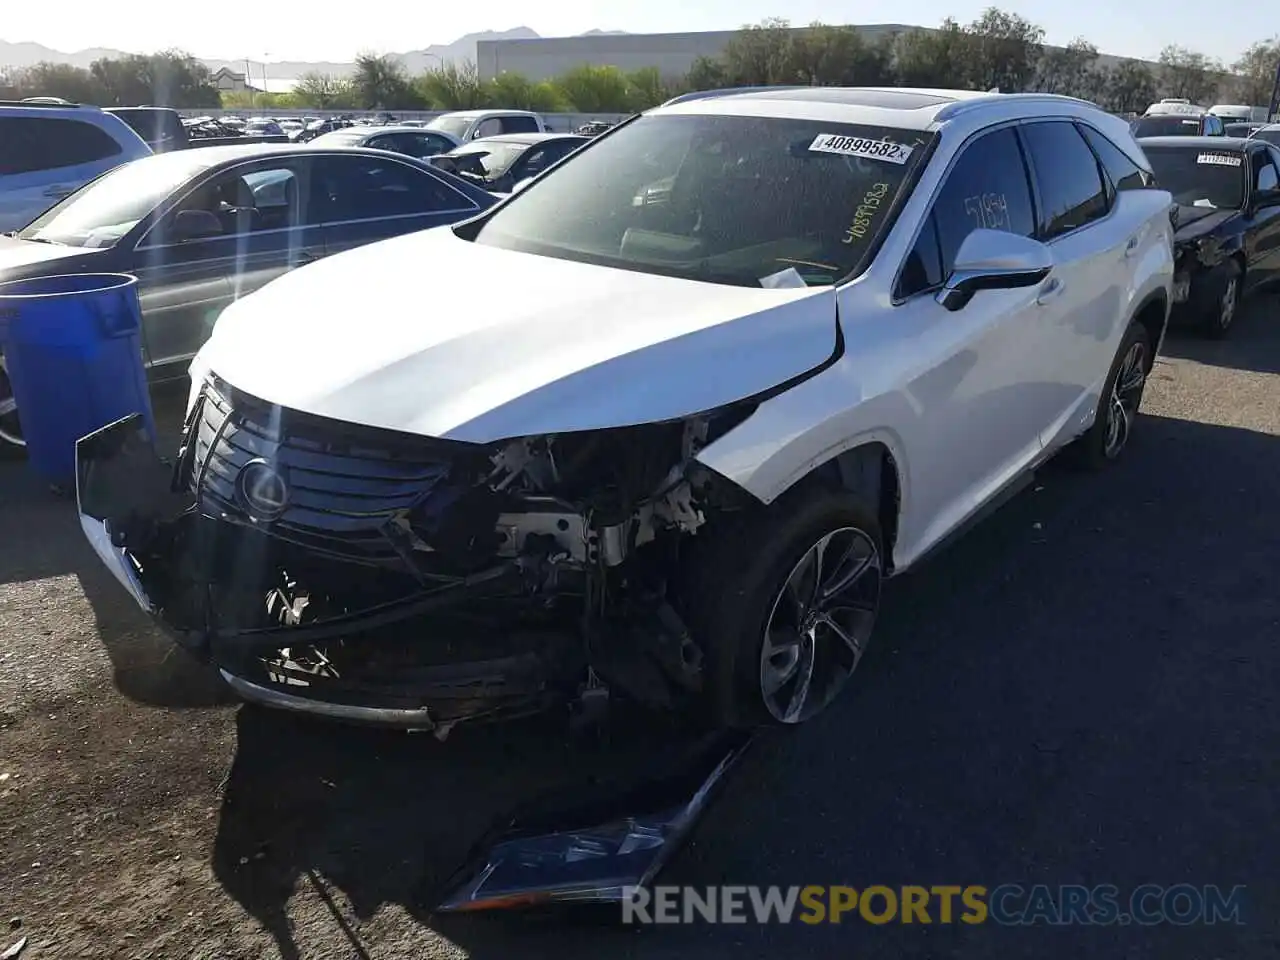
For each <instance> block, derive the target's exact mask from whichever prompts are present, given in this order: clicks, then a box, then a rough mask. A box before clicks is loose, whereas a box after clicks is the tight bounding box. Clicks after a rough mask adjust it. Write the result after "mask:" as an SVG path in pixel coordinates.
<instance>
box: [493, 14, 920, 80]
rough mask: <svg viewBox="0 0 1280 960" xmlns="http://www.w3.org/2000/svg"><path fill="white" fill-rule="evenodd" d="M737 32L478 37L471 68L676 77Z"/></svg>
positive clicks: (545, 76)
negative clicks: (650, 72)
mask: <svg viewBox="0 0 1280 960" xmlns="http://www.w3.org/2000/svg"><path fill="white" fill-rule="evenodd" d="M857 29H858V31H859V32H860V33H861V34H862V35H863V36H864V37H866V38H867V39H868V40H872V41H874V40H879V39H880V38H881V37H884V36H886V35H888V34H891V33H897V32H900V31H903V30H910V29H911V27H906V26H903V25H901V24H889V23H879V24H871V25H869V26H859V27H857ZM737 33H738V31H737V30H712V31H705V32H701V33H594V34H588V35H586V36H581V37H547V38H540V39H537V40H480V41H478V42H477V43H476V67H477V69H478V70H479V72H480V77H481V79H485V80H489V79H492V78H493V77H496V76H497V75H498V74H500V73H518V74H521V75H523V76H526V77H528V78H529V79H530V80H549V79H551V78H552V77H557V76H560V75H561V74H562V73H564V72H565V71H567V70H571V69H573V68H574V67H577V66H581V65H582V64H584V63H589V64H592V65H595V66H603V65H609V66H615V67H618V68H619V69H621V70H623V71H626V72H628V73H630V72H631V71H633V70H642V69H644V68H645V67H657V68H658V73H659V74H660V75H661V76H663V77H676V76H683V75H684V74H686V73H688V72H689V68H690V67H691V66H693V62H694V61H695V60H697V59H698V58H699V57H718V56H720V54H721V53H722V52H723V51H724V48H725V45H726V44H727V43H728V42H729V41H730V40H731V39H733V37H734V36H735V35H736V34H737Z"/></svg>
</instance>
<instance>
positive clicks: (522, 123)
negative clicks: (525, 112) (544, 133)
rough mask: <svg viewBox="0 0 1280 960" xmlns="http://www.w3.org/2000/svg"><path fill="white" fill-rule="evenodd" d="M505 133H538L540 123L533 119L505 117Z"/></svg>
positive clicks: (503, 126)
mask: <svg viewBox="0 0 1280 960" xmlns="http://www.w3.org/2000/svg"><path fill="white" fill-rule="evenodd" d="M502 132H503V133H537V132H538V121H537V120H535V119H533V117H503V118H502Z"/></svg>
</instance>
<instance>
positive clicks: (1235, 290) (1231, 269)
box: [1200, 258, 1244, 340]
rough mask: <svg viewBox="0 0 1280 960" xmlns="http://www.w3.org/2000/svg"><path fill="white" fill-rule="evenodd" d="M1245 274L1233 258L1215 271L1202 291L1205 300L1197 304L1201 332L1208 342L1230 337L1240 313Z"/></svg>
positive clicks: (1237, 261) (1238, 262)
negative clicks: (1204, 291) (1204, 290)
mask: <svg viewBox="0 0 1280 960" xmlns="http://www.w3.org/2000/svg"><path fill="white" fill-rule="evenodd" d="M1243 278H1244V271H1243V270H1242V269H1241V268H1240V261H1239V260H1236V259H1234V258H1232V259H1230V260H1228V261H1226V262H1225V263H1223V264H1220V265H1219V266H1217V267H1216V268H1214V271H1213V274H1212V276H1211V277H1210V278H1208V283H1206V285H1205V289H1206V290H1207V291H1208V292H1209V293H1208V296H1206V298H1205V299H1204V301H1203V302H1202V303H1201V304H1200V330H1201V331H1202V332H1203V333H1204V335H1205V336H1206V337H1209V338H1210V339H1211V340H1223V339H1225V338H1226V337H1227V335H1228V334H1230V333H1231V328H1232V326H1233V325H1234V321H1235V319H1236V315H1237V314H1238V313H1239V312H1240V293H1241V288H1242V286H1243V284H1242V283H1241V281H1242V280H1243Z"/></svg>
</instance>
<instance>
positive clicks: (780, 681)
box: [690, 484, 884, 726]
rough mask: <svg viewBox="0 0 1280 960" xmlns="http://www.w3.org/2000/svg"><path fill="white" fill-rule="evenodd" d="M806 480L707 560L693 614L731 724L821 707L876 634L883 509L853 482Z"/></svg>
mask: <svg viewBox="0 0 1280 960" xmlns="http://www.w3.org/2000/svg"><path fill="white" fill-rule="evenodd" d="M802 486H803V487H804V488H805V489H803V490H796V491H794V492H793V495H791V496H784V497H783V498H781V499H780V500H779V501H778V502H776V503H775V504H774V505H773V506H772V507H770V508H768V509H767V510H765V511H762V512H761V513H760V514H758V515H757V516H756V517H755V518H754V519H753V520H751V521H744V529H742V530H739V531H735V535H733V536H730V537H729V538H727V539H726V540H725V541H723V542H720V543H718V544H717V545H716V547H715V548H714V549H712V550H709V551H708V552H707V553H706V554H705V555H703V556H702V557H700V558H699V559H698V561H697V562H698V563H699V565H700V567H701V569H699V570H698V571H697V572H696V575H695V578H694V579H695V583H694V584H691V586H693V589H694V590H695V591H696V593H693V594H691V595H690V599H691V600H692V606H693V608H694V617H693V618H692V622H693V625H695V633H696V634H697V635H698V637H697V638H698V639H699V640H700V642H701V643H702V644H703V645H704V650H705V653H706V666H707V670H708V674H707V681H708V682H707V690H706V692H707V694H708V706H709V707H710V709H711V712H712V713H713V719H714V721H715V722H716V723H717V724H718V725H720V726H756V725H760V724H764V725H777V724H784V725H791V724H798V723H803V722H804V721H806V720H808V719H810V718H811V717H813V716H815V715H817V714H818V713H820V712H821V711H822V710H824V709H826V708H827V707H828V706H830V705H831V703H832V702H834V701H835V699H836V697H837V696H839V694H840V693H841V692H842V691H843V690H844V688H845V687H846V685H847V684H848V682H849V680H850V678H851V677H852V676H853V673H854V670H855V669H856V668H857V666H858V664H859V662H860V661H861V659H862V655H863V652H864V651H865V650H866V647H867V643H868V641H869V640H870V639H871V633H872V628H873V627H874V625H875V619H876V614H877V612H878V609H879V603H880V584H881V580H882V577H883V571H884V561H883V557H882V539H881V532H880V525H879V523H878V521H877V520H876V516H875V513H874V512H873V511H872V510H870V509H868V508H867V507H865V506H864V505H862V504H860V503H858V502H857V501H856V500H854V499H853V498H852V496H851V495H850V494H849V493H847V492H844V491H839V490H825V489H821V488H819V487H817V486H816V485H813V486H810V485H809V484H803V485H802Z"/></svg>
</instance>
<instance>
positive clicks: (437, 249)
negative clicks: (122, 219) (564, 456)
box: [193, 228, 836, 442]
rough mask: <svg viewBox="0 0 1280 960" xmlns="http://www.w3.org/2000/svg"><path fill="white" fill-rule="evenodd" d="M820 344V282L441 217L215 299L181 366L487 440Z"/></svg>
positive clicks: (782, 375)
mask: <svg viewBox="0 0 1280 960" xmlns="http://www.w3.org/2000/svg"><path fill="white" fill-rule="evenodd" d="M835 346H836V307H835V294H834V291H833V290H832V289H831V288H829V287H826V288H811V289H764V288H760V289H755V288H746V287H730V286H724V285H719V284H711V283H701V282H696V281H691V280H680V279H673V278H670V277H661V276H652V275H648V274H643V273H637V272H634V271H628V270H617V269H613V268H609V267H598V266H592V265H589V264H582V263H575V262H572V261H566V260H556V259H552V258H549V257H541V256H535V255H532V254H526V253H516V252H513V251H509V250H501V249H497V248H494V247H488V246H484V245H480V244H475V243H470V242H468V241H465V240H461V239H459V238H458V237H456V236H455V235H454V233H453V231H452V230H451V229H449V228H439V229H435V230H428V231H425V232H422V233H417V234H410V235H408V236H404V237H398V238H396V239H393V240H386V241H383V242H380V243H375V244H371V245H369V246H366V247H361V248H359V249H356V250H352V251H350V252H348V253H343V254H339V255H336V256H334V257H330V258H328V259H326V260H322V261H320V262H318V263H315V264H312V265H310V266H307V267H303V268H301V269H299V270H295V271H294V272H292V273H290V274H287V275H285V276H284V277H281V278H280V279H278V280H275V281H273V282H272V283H269V284H268V285H267V286H265V287H263V288H262V289H261V290H260V291H258V292H257V293H254V294H252V295H251V296H248V297H246V298H245V299H243V300H241V301H239V302H238V303H236V304H233V305H232V306H231V307H229V308H228V309H227V310H226V311H225V312H224V313H223V314H222V316H221V317H220V318H219V320H218V324H217V326H216V328H215V331H214V335H213V338H212V339H211V340H210V341H209V342H208V343H207V344H206V345H205V348H204V349H203V350H202V351H201V354H200V357H199V358H198V359H197V361H196V363H195V364H193V367H195V368H205V369H212V370H213V371H214V372H215V373H216V374H217V375H218V376H220V377H222V378H223V379H224V380H226V381H227V382H228V383H230V384H231V385H232V386H234V387H237V388H239V389H241V390H243V391H245V392H246V393H249V394H251V395H253V396H256V397H259V398H261V399H263V400H266V401H268V402H271V403H276V404H279V405H281V406H284V407H288V408H291V409H295V410H301V411H305V412H307V413H312V414H316V415H319V416H322V417H330V418H334V419H338V420H345V421H348V422H351V423H360V424H365V425H368V426H374V427H383V428H387V429H392V430H401V431H405V432H409V433H416V434H419V435H423V436H434V437H444V438H448V439H454V440H465V441H471V442H489V441H492V440H498V439H503V438H507V437H513V436H529V435H537V434H543V433H562V432H569V431H574V430H591V429H597V428H603V427H617V426H627V425H631V424H637V423H646V422H652V421H656V420H667V419H674V418H678V417H682V416H687V415H690V414H694V413H698V412H700V411H703V410H710V409H712V408H714V407H718V406H721V405H723V404H725V403H729V402H731V401H733V400H739V399H742V398H744V397H748V396H751V395H753V394H756V393H760V392H762V391H764V390H767V389H769V388H771V387H774V386H777V385H778V384H780V383H783V382H784V381H786V380H789V379H791V378H792V377H795V376H799V375H801V374H803V373H806V372H807V371H809V370H812V369H813V368H814V367H816V366H818V365H820V364H821V363H823V362H824V361H825V360H827V359H829V358H830V356H831V354H832V353H833V351H834V350H835Z"/></svg>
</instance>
